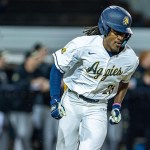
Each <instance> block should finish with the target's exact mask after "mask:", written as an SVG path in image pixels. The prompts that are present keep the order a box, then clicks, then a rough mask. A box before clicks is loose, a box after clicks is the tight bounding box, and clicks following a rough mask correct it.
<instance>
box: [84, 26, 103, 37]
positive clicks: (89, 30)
mask: <svg viewBox="0 0 150 150" xmlns="http://www.w3.org/2000/svg"><path fill="white" fill-rule="evenodd" d="M84 29H85V30H84V31H83V33H84V34H85V35H88V36H90V35H101V33H100V31H99V28H98V26H92V27H85V28H84Z"/></svg>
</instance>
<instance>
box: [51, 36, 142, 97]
mask: <svg viewBox="0 0 150 150" xmlns="http://www.w3.org/2000/svg"><path fill="white" fill-rule="evenodd" d="M53 56H54V61H55V65H56V67H57V68H58V69H59V70H60V72H62V73H64V83H65V84H66V85H67V86H68V88H69V89H70V90H72V91H75V92H77V93H78V94H81V95H83V96H85V97H87V98H91V99H99V100H108V99H110V98H112V97H114V96H115V95H116V93H117V90H118V86H119V82H120V81H122V82H124V83H127V82H129V80H130V78H131V76H132V74H133V73H134V71H135V69H136V68H137V66H138V64H139V60H138V57H137V56H136V54H135V53H134V51H133V50H132V49H131V48H130V47H129V46H128V45H126V46H125V48H124V50H122V51H121V52H120V53H119V54H117V55H113V56H112V57H110V56H109V54H108V52H107V51H106V49H105V48H104V46H103V36H99V35H94V36H81V37H77V38H75V39H73V40H72V41H70V42H69V43H68V44H67V45H66V46H65V47H64V48H63V49H60V50H58V51H56V52H55V53H53Z"/></svg>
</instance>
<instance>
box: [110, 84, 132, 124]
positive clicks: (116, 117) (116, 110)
mask: <svg viewBox="0 0 150 150" xmlns="http://www.w3.org/2000/svg"><path fill="white" fill-rule="evenodd" d="M128 84H129V83H123V82H120V84H119V87H118V92H117V94H116V96H115V97H114V104H113V106H112V111H111V116H110V118H109V121H110V123H111V124H118V123H119V122H120V120H121V113H120V109H121V103H122V101H123V99H124V97H125V95H126V92H127V89H128Z"/></svg>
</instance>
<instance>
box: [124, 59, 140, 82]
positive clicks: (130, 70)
mask: <svg viewBox="0 0 150 150" xmlns="http://www.w3.org/2000/svg"><path fill="white" fill-rule="evenodd" d="M138 65H139V59H138V57H137V61H136V63H134V65H131V66H130V67H128V70H127V71H126V72H127V74H126V75H125V77H124V78H123V80H122V82H123V83H128V82H129V81H130V79H131V77H132V75H133V73H134V72H135V70H136V68H137V66H138Z"/></svg>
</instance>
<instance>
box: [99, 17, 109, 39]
mask: <svg viewBox="0 0 150 150" xmlns="http://www.w3.org/2000/svg"><path fill="white" fill-rule="evenodd" d="M98 28H99V31H100V33H101V34H102V35H105V36H106V35H108V33H109V31H110V28H109V27H108V26H107V25H106V24H105V22H104V21H103V20H102V18H100V20H99V22H98Z"/></svg>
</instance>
